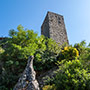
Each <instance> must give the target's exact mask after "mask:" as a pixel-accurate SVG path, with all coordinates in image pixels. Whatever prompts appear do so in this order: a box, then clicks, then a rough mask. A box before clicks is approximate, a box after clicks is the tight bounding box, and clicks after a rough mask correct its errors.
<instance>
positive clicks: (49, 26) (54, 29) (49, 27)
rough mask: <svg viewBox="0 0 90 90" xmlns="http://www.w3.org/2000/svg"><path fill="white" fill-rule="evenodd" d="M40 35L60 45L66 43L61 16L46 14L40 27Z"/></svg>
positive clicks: (65, 33)
mask: <svg viewBox="0 0 90 90" xmlns="http://www.w3.org/2000/svg"><path fill="white" fill-rule="evenodd" d="M41 34H42V35H44V36H46V37H48V38H52V39H53V40H55V41H56V42H57V43H59V44H60V45H62V44H64V43H65V42H67V43H69V42H68V38H67V32H66V28H65V24H64V18H63V16H61V15H59V14H56V13H52V12H48V13H47V15H46V18H45V20H44V22H43V24H42V26H41Z"/></svg>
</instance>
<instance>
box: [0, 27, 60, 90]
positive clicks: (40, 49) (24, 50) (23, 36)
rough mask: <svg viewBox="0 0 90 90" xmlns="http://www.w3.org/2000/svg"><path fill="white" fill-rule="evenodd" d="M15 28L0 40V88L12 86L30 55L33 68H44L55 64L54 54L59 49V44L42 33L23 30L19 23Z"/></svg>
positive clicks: (55, 54)
mask: <svg viewBox="0 0 90 90" xmlns="http://www.w3.org/2000/svg"><path fill="white" fill-rule="evenodd" d="M17 30H18V31H15V30H13V29H12V30H10V31H9V35H10V37H8V38H6V39H5V40H4V41H2V43H1V45H0V46H1V47H4V50H3V49H0V50H1V52H3V53H2V54H1V55H0V57H1V58H0V62H2V63H3V65H2V67H1V68H0V76H1V77H0V81H2V82H1V83H0V88H2V90H3V88H4V90H5V89H9V90H10V88H13V87H14V85H15V84H16V82H17V80H18V78H19V75H20V74H21V73H22V72H23V70H24V68H25V66H26V63H27V59H28V57H29V56H30V55H34V57H35V59H34V68H35V70H45V69H50V68H51V67H53V66H54V65H55V62H56V59H55V56H57V54H58V53H59V51H60V48H59V46H58V45H57V44H56V43H55V42H54V41H53V40H51V39H48V38H47V39H46V38H45V37H44V36H42V35H41V36H38V35H37V33H34V32H33V30H28V29H26V30H25V29H24V27H23V26H21V25H19V26H18V27H17ZM43 66H44V67H43ZM1 86H2V87H1Z"/></svg>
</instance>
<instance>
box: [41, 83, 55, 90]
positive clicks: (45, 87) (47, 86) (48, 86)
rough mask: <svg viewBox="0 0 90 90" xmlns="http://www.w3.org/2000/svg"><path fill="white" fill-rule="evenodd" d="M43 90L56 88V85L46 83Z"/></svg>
mask: <svg viewBox="0 0 90 90" xmlns="http://www.w3.org/2000/svg"><path fill="white" fill-rule="evenodd" d="M42 90H56V88H55V85H54V84H53V85H45V86H44V87H43V88H42Z"/></svg>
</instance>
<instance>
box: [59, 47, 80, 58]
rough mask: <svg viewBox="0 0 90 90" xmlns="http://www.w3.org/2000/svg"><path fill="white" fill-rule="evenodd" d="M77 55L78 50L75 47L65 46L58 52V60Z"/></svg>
mask: <svg viewBox="0 0 90 90" xmlns="http://www.w3.org/2000/svg"><path fill="white" fill-rule="evenodd" d="M78 56H79V52H78V50H77V49H76V48H74V47H72V46H66V47H64V49H63V50H62V51H61V52H60V55H59V60H63V59H66V60H72V59H75V58H77V57H78Z"/></svg>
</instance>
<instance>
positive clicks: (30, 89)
mask: <svg viewBox="0 0 90 90" xmlns="http://www.w3.org/2000/svg"><path fill="white" fill-rule="evenodd" d="M33 59H34V57H33V56H30V57H29V59H28V63H27V66H26V68H25V70H24V72H23V74H22V76H21V77H20V78H19V80H18V83H17V84H16V85H15V87H14V89H13V90H40V89H39V84H38V82H37V80H36V73H35V71H34V69H33Z"/></svg>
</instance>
